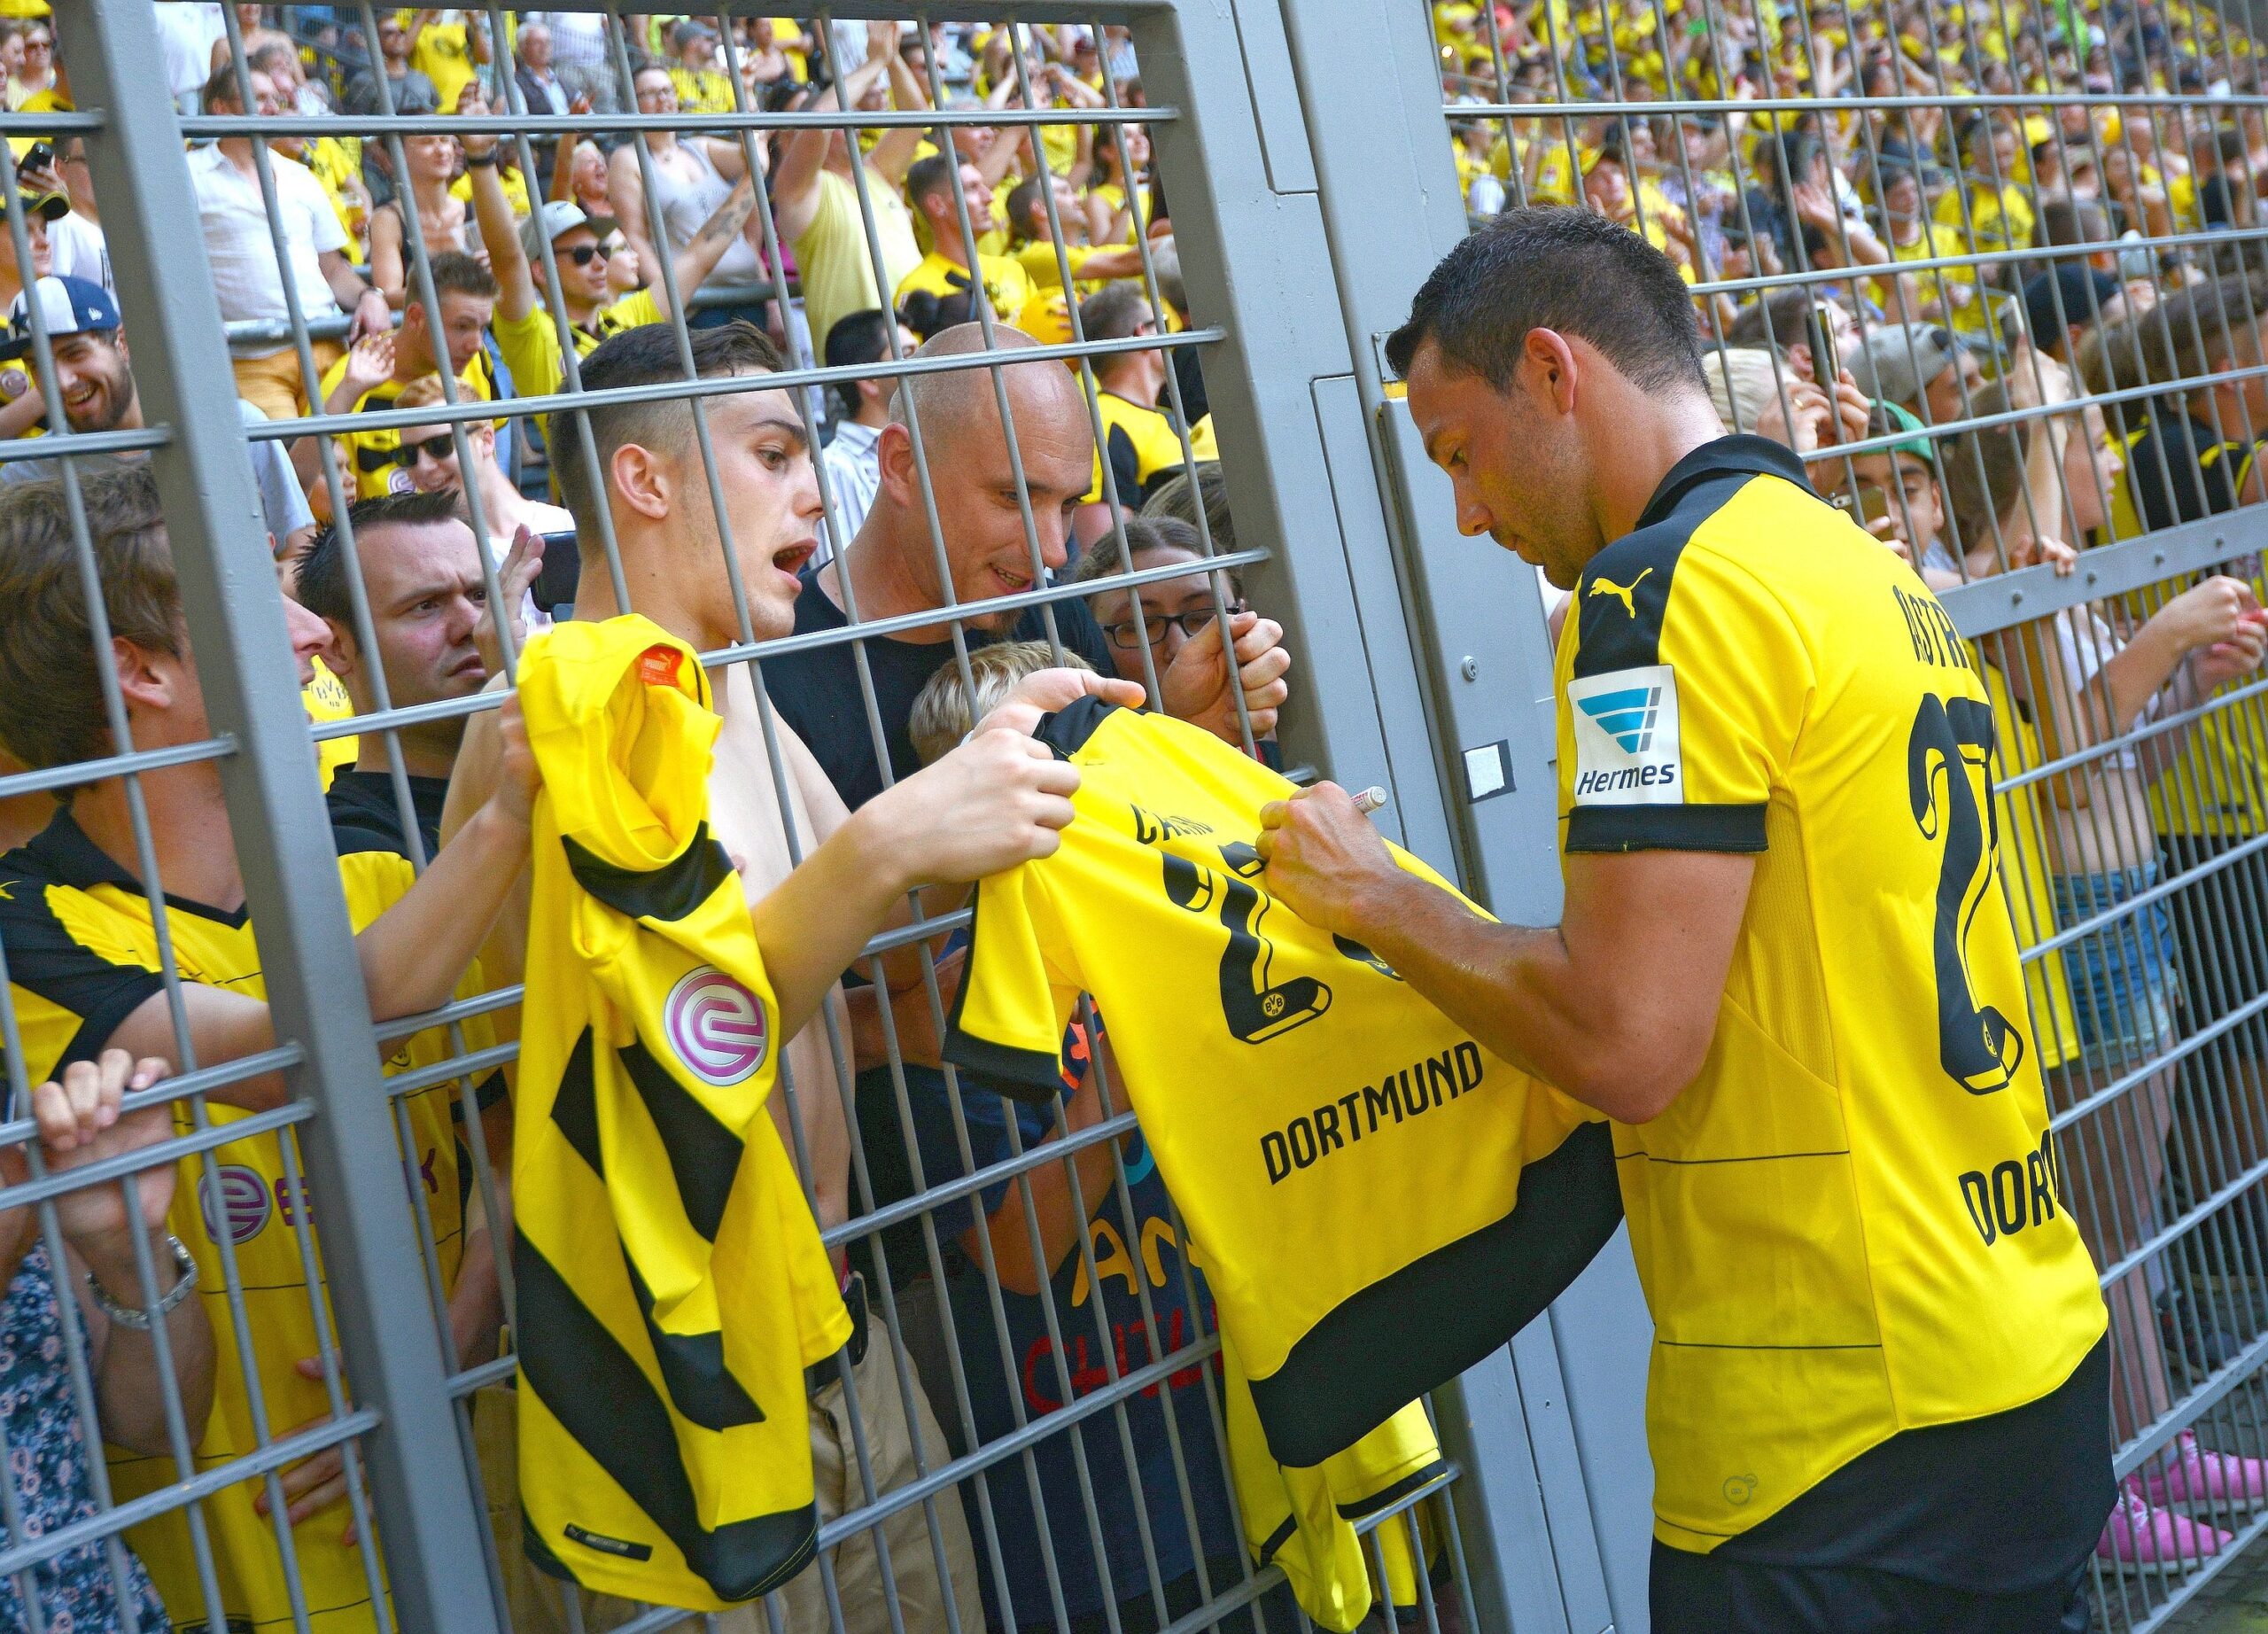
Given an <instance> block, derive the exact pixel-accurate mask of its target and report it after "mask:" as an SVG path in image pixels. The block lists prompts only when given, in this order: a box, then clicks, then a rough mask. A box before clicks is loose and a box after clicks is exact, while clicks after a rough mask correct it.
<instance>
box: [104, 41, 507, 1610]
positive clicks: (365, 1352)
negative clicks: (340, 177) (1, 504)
mask: <svg viewBox="0 0 2268 1634" xmlns="http://www.w3.org/2000/svg"><path fill="white" fill-rule="evenodd" d="M74 16H75V17H77V18H78V19H82V27H83V28H84V30H85V37H86V39H87V40H88V41H89V46H90V48H91V49H89V50H87V51H84V52H82V53H81V56H82V61H81V62H77V63H74V65H73V68H74V82H75V88H76V89H77V91H78V94H79V96H80V97H81V98H82V100H84V101H85V102H87V103H88V104H89V105H99V106H101V107H103V108H105V110H106V111H107V113H108V115H109V119H110V127H109V128H110V132H111V134H112V136H113V138H114V141H113V142H106V143H103V144H89V149H90V152H89V160H90V162H91V163H93V165H94V167H95V179H96V182H97V185H98V187H99V188H100V189H101V191H102V194H103V198H104V204H105V212H106V214H107V216H108V226H109V227H110V229H111V231H110V235H109V237H110V245H111V251H112V259H113V269H114V272H115V276H116V278H117V282H118V285H119V291H120V296H121V297H122V304H123V305H124V306H125V307H127V308H128V310H130V311H132V312H134V313H136V338H137V340H138V341H139V342H140V344H139V346H137V347H136V375H137V378H138V381H139V384H140V386H141V391H142V400H143V404H144V412H145V414H146V415H147V416H149V418H150V419H151V421H153V422H161V423H164V424H167V425H169V426H170V427H171V428H172V430H173V437H172V440H170V441H169V442H168V443H167V446H165V447H161V448H159V450H157V451H156V453H155V454H154V455H153V456H152V460H151V464H152V469H153V471H154V474H155V476H156V478H157V481H158V486H159V492H160V494H162V495H163V496H164V499H165V502H166V509H167V521H168V525H169V530H170V532H171V534H172V538H173V541H174V556H175V571H176V573H177V576H178V579H179V582H180V587H181V594H182V602H183V611H184V613H185V615H186V618H187V621H188V624H189V627H190V632H191V634H192V639H194V640H195V642H196V647H197V652H198V674H199V680H200V681H201V683H202V686H203V689H204V692H205V696H206V707H207V710H208V712H209V713H210V716H211V718H212V720H213V723H214V728H216V729H217V730H219V731H221V732H224V733H227V734H229V735H231V736H232V737H233V738H234V739H235V741H236V743H237V745H238V751H239V752H237V754H235V755H233V756H231V757H229V759H227V760H225V761H223V762H222V763H221V780H222V787H223V790H224V793H225V796H226V798H227V803H228V808H229V817H230V820H231V822H232V825H233V827H234V829H235V831H236V833H237V835H238V836H244V842H243V843H242V844H240V845H239V847H238V858H239V862H240V864H241V866H242V868H243V873H244V880H245V899H246V902H247V905H248V906H249V907H250V909H251V912H252V917H253V918H254V920H255V921H256V922H258V924H259V925H260V948H261V953H262V955H263V961H264V964H265V967H266V973H267V982H268V998H269V1005H270V1008H271V1010H272V1012H273V1014H274V1016H275V1019H276V1034H277V1036H278V1037H281V1038H289V1039H296V1040H298V1041H299V1043H300V1045H301V1047H302V1048H303V1049H304V1051H305V1052H306V1062H307V1065H306V1067H305V1069H304V1070H296V1071H295V1072H294V1073H293V1074H292V1082H293V1085H294V1088H295V1089H296V1090H298V1091H299V1093H305V1094H307V1095H310V1096H311V1097H312V1098H313V1099H314V1100H315V1101H316V1103H317V1105H318V1106H319V1108H320V1109H321V1111H320V1115H319V1116H318V1117H316V1118H315V1120H314V1121H313V1123H312V1124H310V1126H309V1131H308V1138H307V1161H308V1169H309V1174H310V1179H312V1181H313V1183H314V1186H315V1189H316V1190H317V1192H318V1193H319V1194H321V1196H322V1200H323V1201H322V1208H323V1221H324V1244H325V1247H326V1249H327V1250H328V1260H329V1265H328V1269H329V1272H330V1277H329V1288H330V1308H331V1311H332V1314H333V1317H334V1319H335V1320H336V1321H337V1323H338V1330H339V1336H340V1340H341V1342H342V1345H343V1347H344V1349H345V1350H346V1351H347V1353H349V1354H351V1355H352V1356H353V1358H355V1377H354V1385H355V1389H356V1394H357V1396H358V1397H360V1398H361V1400H362V1401H363V1402H365V1403H367V1404H369V1406H371V1407H372V1408H373V1409H374V1410H376V1411H377V1413H378V1414H379V1416H380V1423H379V1427H378V1428H377V1431H376V1432H375V1433H374V1434H373V1435H372V1436H371V1437H370V1441H369V1455H370V1464H371V1474H372V1489H373V1490H372V1498H373V1502H374V1506H375V1508H376V1511H377V1519H378V1523H379V1526H380V1529H381V1530H382V1533H383V1535H384V1538H385V1543H386V1563H387V1568H388V1577H389V1581H390V1583H391V1586H392V1596H393V1602H394V1607H395V1611H396V1615H397V1616H398V1617H399V1618H400V1622H401V1623H402V1625H403V1627H404V1628H405V1629H407V1630H414V1631H416V1634H423V1630H442V1629H445V1628H446V1629H447V1630H451V1634H457V1631H459V1630H462V1631H463V1634H493V1631H494V1630H497V1628H498V1624H497V1622H496V1620H495V1612H494V1608H493V1606H492V1605H491V1603H490V1601H489V1598H488V1595H487V1592H486V1590H487V1576H486V1572H485V1568H484V1567H483V1565H482V1561H481V1554H480V1549H479V1546H478V1541H477V1539H478V1529H482V1528H485V1524H486V1521H485V1516H483V1515H482V1514H481V1513H479V1512H478V1509H477V1508H476V1507H475V1506H474V1505H473V1503H472V1499H471V1493H470V1488H469V1486H468V1483H467V1482H466V1478H465V1474H464V1470H463V1467H462V1464H461V1463H460V1461H459V1460H458V1459H457V1458H456V1457H455V1451H454V1445H453V1443H452V1438H447V1437H441V1436H434V1435H433V1434H431V1426H433V1425H436V1424H439V1423H441V1422H444V1421H445V1420H446V1416H447V1413H448V1412H449V1398H448V1395H447V1388H446V1383H445V1380H444V1376H443V1371H442V1366H441V1358H440V1353H439V1346H438V1345H436V1344H435V1343H434V1342H433V1341H432V1338H431V1334H423V1333H418V1332H416V1330H415V1327H405V1325H403V1324H401V1323H400V1322H399V1321H394V1320H390V1319H389V1317H390V1316H391V1315H392V1314H393V1313H396V1312H399V1311H403V1310H416V1309H417V1308H419V1307H420V1305H421V1304H422V1303H423V1301H422V1291H421V1289H420V1288H419V1286H418V1277H417V1273H416V1265H417V1264H418V1248H417V1242H416V1233H415V1231H414V1229H413V1228H412V1225H411V1221H410V1218H409V1214H408V1210H407V1209H406V1208H405V1207H404V1204H403V1199H402V1194H401V1178H400V1173H399V1171H398V1168H397V1164H396V1163H395V1161H394V1156H393V1143H392V1131H391V1129H390V1128H389V1126H388V1123H387V1119H386V1115H385V1104H384V1092H383V1086H382V1081H381V1079H380V1078H379V1074H378V1056H377V1047H376V1044H375V1041H374V1037H373V1033H372V1031H371V1027H370V1023H369V1008H368V1004H367V1000H365V999H364V997H363V992H362V984H361V968H360V966H359V964H358V962H357V961H356V959H355V957H354V949H353V931H352V927H351V925H350V924H349V922H348V920H347V917H346V903H345V900H344V899H343V898H342V896H341V895H340V894H339V893H338V891H336V890H333V889H324V888H321V887H319V886H316V885H315V882H317V881H325V880H329V879H330V878H332V877H334V875H335V870H336V866H337V865H336V860H335V858H334V856H333V854H332V852H331V849H330V824H329V822H328V821H327V820H326V816H325V813H324V811H323V807H322V798H321V794H320V791H319V790H318V789H317V788H316V785H315V780H314V778H313V777H312V776H311V775H310V772H311V770H312V768H311V767H310V766H309V765H308V763H307V725H306V720H305V718H304V716H303V715H302V714H301V712H300V706H299V688H298V685H297V683H296V681H295V678H294V677H293V675H292V673H291V665H290V662H289V657H288V653H289V648H288V644H287V642H286V639H285V635H284V629H283V618H282V611H281V609H280V607H278V606H277V604H276V598H275V596H274V595H273V594H272V592H271V591H270V590H269V589H268V587H269V585H270V584H272V582H273V569H272V567H271V565H270V564H269V563H268V560H267V552H266V550H265V549H264V546H263V544H262V542H261V535H259V534H256V533H253V532H252V530H250V529H249V528H248V527H247V526H246V521H247V519H248V518H249V517H252V515H253V514H254V511H255V506H254V504H253V502H252V494H251V491H250V485H249V482H248V480H247V478H248V475H249V473H248V471H247V469H246V466H245V460H244V456H243V440H242V432H241V430H240V429H239V423H238V420H237V412H236V405H235V403H234V401H232V399H233V393H232V391H231V390H230V388H229V386H227V385H224V384H223V383H224V382H226V381H228V380H229V370H228V367H227V357H226V353H225V349H224V347H223V346H222V345H221V334H220V330H219V324H218V322H217V319H216V316H215V313H214V303H213V297H212V275H211V271H210V268H209V267H208V266H207V265H206V261H205V252H204V241H203V235H202V232H201V230H200V229H199V227H198V222H197V218H196V214H195V211H194V207H193V200H194V198H195V194H194V192H193V191H192V190H191V187H190V180H189V171H188V165H187V163H186V160H185V159H184V157H183V152H182V145H181V134H180V130H179V128H178V126H177V125H176V124H175V119H174V116H173V113H172V110H171V108H170V106H169V105H167V104H166V103H165V102H163V101H162V100H160V99H157V98H153V97H150V96H148V95H147V94H146V90H145V89H144V88H146V87H148V86H151V85H154V84H162V83H164V82H165V70H164V65H163V64H162V62H161V61H160V60H159V52H158V50H157V43H158V39H159V34H158V29H157V26H156V18H155V16H154V13H153V12H152V9H151V4H150V0H88V4H87V6H86V8H85V10H84V11H83V12H80V13H75V14H74ZM161 246H162V251H161ZM160 253H162V254H163V255H164V258H165V264H164V265H163V266H161V265H160V264H159V256H160ZM254 836H258V837H257V839H255V838H254Z"/></svg>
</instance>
